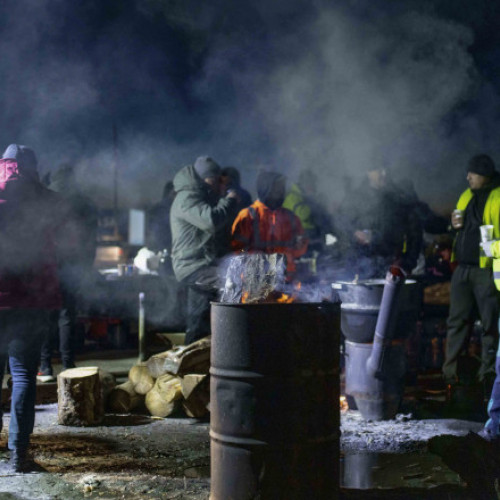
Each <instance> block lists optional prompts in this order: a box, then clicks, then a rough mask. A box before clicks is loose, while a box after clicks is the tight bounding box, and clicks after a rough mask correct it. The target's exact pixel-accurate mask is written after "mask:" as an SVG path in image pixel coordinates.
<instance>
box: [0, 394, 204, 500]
mask: <svg viewBox="0 0 500 500" xmlns="http://www.w3.org/2000/svg"><path fill="white" fill-rule="evenodd" d="M7 421H8V415H7V418H5V422H4V425H8V422H7ZM208 427H209V426H208V423H206V422H198V421H196V420H194V419H187V418H181V419H172V418H171V419H156V418H152V417H147V416H141V415H123V416H120V415H108V416H107V417H106V419H105V421H104V424H103V425H102V426H99V427H91V428H90V427H89V428H79V427H65V426H60V425H58V424H57V405H56V404H50V405H42V406H38V407H37V413H36V424H35V431H34V435H33V437H32V449H31V452H32V456H33V458H34V460H35V462H36V463H37V464H38V466H39V467H40V471H39V473H33V474H25V475H10V476H6V475H3V476H0V498H1V499H2V500H3V499H10V498H12V499H20V498H22V499H38V500H45V499H47V500H48V499H51V500H52V499H54V500H55V499H61V500H62V499H79V498H100V499H119V498H123V499H192V500H201V499H207V498H208V495H209V489H210V486H209V476H210V444H209V437H208ZM5 445H6V435H5V433H4V432H2V434H1V435H0V446H2V447H5ZM2 458H3V459H4V460H5V459H6V453H5V452H4V453H3V454H2Z"/></svg>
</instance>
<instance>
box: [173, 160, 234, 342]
mask: <svg viewBox="0 0 500 500" xmlns="http://www.w3.org/2000/svg"><path fill="white" fill-rule="evenodd" d="M220 174H221V168H220V167H219V165H218V164H217V163H216V162H215V161H214V160H212V159H211V158H209V157H207V156H201V157H199V158H197V160H196V161H195V163H194V165H188V166H186V167H184V168H183V169H181V170H180V171H179V172H177V174H176V175H175V177H174V189H175V192H176V196H175V199H174V201H173V203H172V208H171V211H170V227H171V230H172V266H173V269H174V273H175V277H176V278H177V281H179V282H180V283H182V284H185V285H187V286H188V299H187V327H186V340H185V343H186V344H190V343H192V342H194V341H196V340H198V339H200V338H203V337H206V336H207V335H210V301H211V300H214V299H215V296H216V292H217V289H218V272H217V258H218V257H219V254H220V246H221V245H220V243H219V242H218V241H217V239H218V238H221V237H223V236H222V235H223V232H222V231H221V229H222V228H223V227H224V225H225V224H227V221H228V220H229V219H230V218H232V217H234V215H233V214H234V213H235V212H236V207H237V203H238V195H237V194H236V193H235V192H234V191H230V192H229V193H228V194H227V195H226V196H225V197H222V198H221V197H220V196H219V193H220ZM229 250H230V249H229V248H227V251H228V252H229Z"/></svg>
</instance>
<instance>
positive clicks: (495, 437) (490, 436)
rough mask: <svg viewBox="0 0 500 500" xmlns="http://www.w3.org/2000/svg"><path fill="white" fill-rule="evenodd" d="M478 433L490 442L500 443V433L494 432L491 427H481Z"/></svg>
mask: <svg viewBox="0 0 500 500" xmlns="http://www.w3.org/2000/svg"><path fill="white" fill-rule="evenodd" d="M477 435H478V436H479V437H482V438H483V439H484V440H485V441H488V442H489V443H495V444H500V435H499V434H497V433H496V432H493V431H492V430H491V429H488V427H485V428H484V429H481V430H480V431H479V432H478V433H477Z"/></svg>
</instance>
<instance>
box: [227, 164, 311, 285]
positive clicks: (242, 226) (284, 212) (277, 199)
mask: <svg viewBox="0 0 500 500" xmlns="http://www.w3.org/2000/svg"><path fill="white" fill-rule="evenodd" d="M285 184H286V178H285V177H284V176H283V175H281V174H279V173H277V172H269V171H262V172H260V173H259V175H258V177H257V195H258V199H257V201H255V202H254V203H252V205H250V206H249V207H248V208H245V209H243V210H241V211H240V213H239V214H238V216H237V217H236V219H235V221H234V224H233V229H232V242H231V246H232V248H233V250H237V251H238V250H242V251H248V252H264V253H280V254H284V255H285V256H286V261H287V278H288V279H291V278H292V277H293V274H294V272H295V259H296V258H298V257H300V256H301V255H304V253H305V252H306V251H307V243H308V242H307V238H305V237H304V230H303V228H302V224H301V223H300V219H299V218H298V217H297V216H296V215H295V214H294V213H293V212H292V211H291V210H288V209H286V208H283V207H282V205H283V200H284V199H285Z"/></svg>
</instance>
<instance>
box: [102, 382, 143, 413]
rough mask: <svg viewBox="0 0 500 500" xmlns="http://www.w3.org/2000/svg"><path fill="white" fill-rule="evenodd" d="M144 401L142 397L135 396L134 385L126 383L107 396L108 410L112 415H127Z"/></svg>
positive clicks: (139, 395)
mask: <svg viewBox="0 0 500 500" xmlns="http://www.w3.org/2000/svg"><path fill="white" fill-rule="evenodd" d="M143 401H144V396H143V395H141V394H137V392H135V389H134V384H133V383H132V382H131V381H130V380H127V382H125V383H123V384H120V385H117V386H116V387H115V388H114V389H113V390H112V391H111V393H110V395H109V402H108V408H109V410H110V411H112V412H113V413H129V412H130V411H131V410H133V409H134V408H137V407H138V406H139V405H140V404H141V403H142V402H143Z"/></svg>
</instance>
